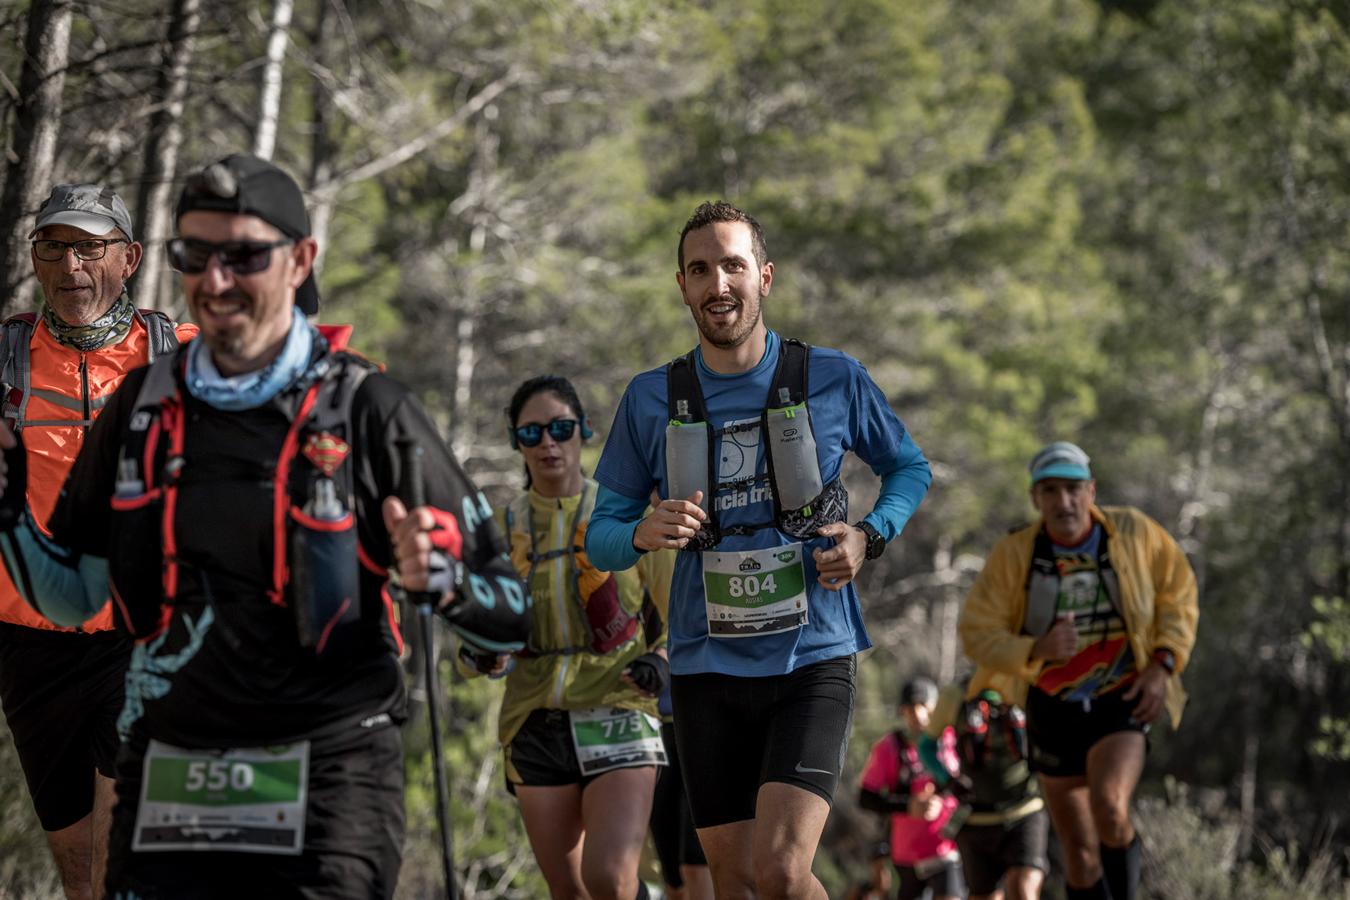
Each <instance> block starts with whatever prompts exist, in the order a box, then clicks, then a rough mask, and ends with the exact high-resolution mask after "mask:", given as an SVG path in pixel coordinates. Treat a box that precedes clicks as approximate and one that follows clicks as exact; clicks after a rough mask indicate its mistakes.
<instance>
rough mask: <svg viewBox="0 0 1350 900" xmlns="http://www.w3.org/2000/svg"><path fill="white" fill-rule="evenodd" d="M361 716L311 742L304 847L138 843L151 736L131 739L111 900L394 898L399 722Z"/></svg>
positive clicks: (398, 850)
mask: <svg viewBox="0 0 1350 900" xmlns="http://www.w3.org/2000/svg"><path fill="white" fill-rule="evenodd" d="M379 718H381V719H383V720H384V721H383V723H382V724H380V725H379V726H378V727H374V728H364V727H360V726H353V727H352V728H350V729H348V730H346V731H344V732H343V733H341V734H339V735H336V736H333V737H329V738H325V739H324V740H322V741H317V740H316V741H314V742H312V743H311V745H310V757H309V780H308V785H309V788H308V790H309V797H308V800H307V803H306V809H305V844H304V850H303V852H302V853H301V854H300V855H298V856H280V855H274V854H267V853H238V852H223V851H213V852H185V851H178V852H166V851H160V852H149V853H147V852H141V853H134V852H132V849H131V841H132V832H133V828H134V826H135V822H136V810H137V807H138V805H139V802H140V793H141V770H142V763H143V753H144V746H143V744H142V746H140V748H139V749H138V748H136V747H133V746H132V745H131V743H130V742H129V743H128V744H126V745H124V746H123V748H122V753H121V755H120V756H119V757H118V761H117V806H116V807H115V808H114V810H113V825H112V837H111V840H110V842H109V855H108V880H107V887H108V892H107V896H108V897H109V898H110V900H118V898H126V900H130V898H133V897H134V898H136V900H170V898H172V900H238V898H239V897H268V898H294V900H329V898H332V900H375V898H384V900H388V898H392V897H393V896H394V885H395V883H396V882H397V880H398V870H399V862H400V859H401V855H402V848H403V742H402V740H401V739H400V737H399V731H398V727H397V726H395V725H390V724H388V719H387V717H379Z"/></svg>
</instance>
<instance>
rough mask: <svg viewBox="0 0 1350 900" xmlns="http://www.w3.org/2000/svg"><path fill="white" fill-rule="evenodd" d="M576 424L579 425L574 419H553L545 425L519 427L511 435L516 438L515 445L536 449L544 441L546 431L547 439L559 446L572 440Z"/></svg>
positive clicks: (531, 424)
mask: <svg viewBox="0 0 1350 900" xmlns="http://www.w3.org/2000/svg"><path fill="white" fill-rule="evenodd" d="M578 424H580V423H578V422H577V420H576V419H554V420H553V421H552V422H549V423H548V424H547V425H538V424H535V423H530V424H529V425H521V426H520V427H518V428H515V429H513V433H514V434H515V436H516V443H517V444H519V445H520V446H522V447H538V446H539V444H540V443H541V442H542V441H543V440H544V430H545V429H547V430H548V436H549V437H551V438H553V440H554V441H556V442H557V443H559V444H561V443H562V442H563V441H570V440H571V439H572V433H573V432H575V431H576V430H577V425H578Z"/></svg>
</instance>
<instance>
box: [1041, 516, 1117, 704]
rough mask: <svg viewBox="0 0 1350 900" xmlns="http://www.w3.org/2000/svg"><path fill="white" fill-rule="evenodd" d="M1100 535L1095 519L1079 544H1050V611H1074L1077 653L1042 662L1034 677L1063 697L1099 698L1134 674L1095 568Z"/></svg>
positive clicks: (1047, 689) (1100, 527)
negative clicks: (1053, 593)
mask: <svg viewBox="0 0 1350 900" xmlns="http://www.w3.org/2000/svg"><path fill="white" fill-rule="evenodd" d="M1103 539H1104V535H1103V533H1102V526H1101V525H1100V524H1094V525H1093V526H1092V532H1091V533H1090V534H1089V535H1088V536H1087V539H1086V540H1084V541H1083V542H1082V543H1081V544H1078V545H1077V546H1073V547H1064V546H1061V545H1060V544H1054V551H1055V567H1056V568H1057V569H1058V570H1059V598H1058V600H1057V602H1056V605H1055V616H1056V618H1060V617H1063V616H1065V615H1067V614H1069V613H1072V614H1073V624H1074V628H1075V629H1076V630H1077V631H1078V652H1077V653H1075V654H1074V656H1073V657H1072V658H1071V659H1068V660H1065V661H1063V662H1054V663H1049V664H1047V665H1046V666H1045V668H1044V669H1042V670H1041V674H1040V676H1039V677H1038V678H1037V679H1036V687H1038V688H1040V689H1041V690H1042V691H1045V692H1046V693H1047V694H1053V695H1055V696H1057V697H1059V698H1061V699H1063V700H1071V701H1079V700H1087V699H1090V698H1092V697H1099V696H1101V695H1102V694H1105V693H1108V692H1109V691H1113V690H1115V689H1116V688H1119V687H1120V686H1121V685H1123V684H1124V683H1126V682H1127V681H1129V680H1130V679H1132V678H1133V677H1134V676H1135V664H1134V651H1133V650H1131V649H1130V640H1129V635H1128V634H1126V632H1125V622H1124V620H1123V619H1121V617H1120V614H1119V613H1117V612H1116V610H1115V607H1113V606H1112V605H1111V598H1110V597H1109V596H1108V595H1107V593H1106V589H1105V587H1103V585H1102V580H1101V576H1100V574H1099V573H1098V571H1097V554H1098V550H1099V549H1100V546H1101V542H1102V540H1103Z"/></svg>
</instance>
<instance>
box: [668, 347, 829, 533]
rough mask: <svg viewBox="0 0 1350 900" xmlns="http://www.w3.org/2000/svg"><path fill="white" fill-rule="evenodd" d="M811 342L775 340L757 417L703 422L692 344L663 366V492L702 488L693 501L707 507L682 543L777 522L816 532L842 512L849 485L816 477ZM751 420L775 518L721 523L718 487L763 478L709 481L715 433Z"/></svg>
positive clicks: (744, 485) (714, 467)
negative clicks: (755, 420)
mask: <svg viewBox="0 0 1350 900" xmlns="http://www.w3.org/2000/svg"><path fill="white" fill-rule="evenodd" d="M810 350H811V348H810V347H809V346H808V345H806V344H804V343H802V342H801V341H798V340H793V339H791V338H783V339H781V340H780V341H779V346H778V366H777V368H776V369H775V370H774V375H773V381H772V383H771V384H770V386H769V396H768V398H767V399H766V400H765V402H764V411H763V412H762V413H760V417H759V424H758V426H755V425H732V426H729V427H727V428H714V427H713V425H712V423H710V422H709V421H708V410H707V407H706V405H705V404H704V402H703V389H702V388H701V387H700V386H699V381H698V371H697V369H698V363H697V361H696V360H695V358H694V351H692V350H691V351H690V352H689V353H686V354H685V355H684V356H681V357H679V358H678V359H676V360H673V361H672V362H671V363H670V364H669V365H667V366H666V404H667V407H668V413H669V417H670V419H669V421H670V424H668V425H667V426H666V477H667V478H668V479H669V481H670V495H671V497H673V498H676V499H684V498H687V497H690V496H693V494H694V492H695V491H702V492H703V501H702V503H700V504H699V505H700V506H702V507H703V511H704V512H705V513H707V514H708V519H707V521H706V522H704V523H703V527H702V528H701V529H700V530H699V531H698V532H697V533H696V534H695V535H694V537H693V538H691V539H690V541H689V543H688V544H686V545H685V547H684V549H685V550H708V549H711V548H712V547H715V546H717V544H719V543H720V542H721V540H722V538H723V537H726V536H727V535H738V534H739V535H743V534H751V533H753V532H755V531H760V530H762V529H765V528H777V529H778V530H779V531H781V532H783V533H784V534H787V535H791V536H792V537H794V538H797V539H798V540H807V539H809V538H812V537H815V535H816V531H817V530H818V529H820V528H821V527H823V526H825V525H829V524H830V523H832V522H842V521H844V520H845V519H847V518H848V491H847V490H845V488H844V482H843V479H841V478H836V479H835V480H834V481H831V482H830V483H829V484H822V481H823V479H822V477H821V473H820V460H819V459H818V458H817V457H816V438H815V432H814V431H813V429H812V426H811V412H810V409H809V408H808V405H807V381H806V374H807V366H808V363H809V361H810ZM755 427H758V428H759V430H760V440H761V441H762V442H763V443H764V447H765V458H766V459H767V461H768V469H769V471H768V484H769V486H770V488H771V491H772V494H773V509H774V518H773V521H770V522H760V523H757V524H753V525H736V526H733V527H730V528H726V529H723V528H722V527H721V525H720V524H719V522H718V515H717V500H716V497H717V494H718V492H719V491H724V490H737V489H746V490H748V489H749V488H751V487H752V486H754V485H755V484H757V483H761V482H762V481H763V476H759V475H753V476H750V477H749V478H746V479H741V480H738V481H732V482H717V481H714V475H715V473H717V472H718V471H719V468H720V467H719V466H718V459H717V439H718V438H720V437H722V436H724V435H731V434H735V433H736V432H738V431H745V430H749V429H752V428H755Z"/></svg>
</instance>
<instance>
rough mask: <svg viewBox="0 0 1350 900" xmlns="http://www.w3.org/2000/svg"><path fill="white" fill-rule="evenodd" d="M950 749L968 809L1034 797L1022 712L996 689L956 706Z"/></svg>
mask: <svg viewBox="0 0 1350 900" xmlns="http://www.w3.org/2000/svg"><path fill="white" fill-rule="evenodd" d="M956 752H957V755H958V756H959V757H960V759H961V775H962V781H964V782H966V783H968V784H969V785H970V787H969V789H968V793H969V796H967V797H966V798H965V799H966V800H967V801H968V802H969V803H970V804H971V808H972V809H974V810H976V811H981V812H985V811H1001V810H1003V809H1007V808H1008V807H1010V806H1014V805H1016V804H1018V803H1020V802H1022V801H1023V800H1026V799H1027V798H1028V797H1033V796H1036V795H1037V793H1038V787H1037V784H1036V782H1035V780H1034V778H1033V776H1032V774H1031V768H1030V766H1029V765H1028V763H1027V758H1028V748H1027V717H1026V713H1024V712H1023V711H1022V708H1021V707H1019V706H1017V705H1015V704H1010V703H1006V702H1004V701H1003V698H1002V697H1001V696H999V695H998V693H997V692H995V691H982V692H981V693H980V694H979V695H978V696H976V697H974V698H972V699H970V700H967V701H966V702H965V703H964V704H963V705H962V707H961V710H960V712H959V714H958V715H957V720H956Z"/></svg>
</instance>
